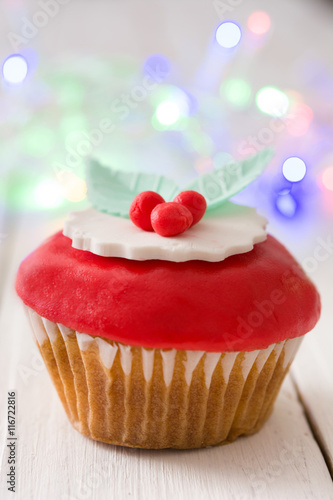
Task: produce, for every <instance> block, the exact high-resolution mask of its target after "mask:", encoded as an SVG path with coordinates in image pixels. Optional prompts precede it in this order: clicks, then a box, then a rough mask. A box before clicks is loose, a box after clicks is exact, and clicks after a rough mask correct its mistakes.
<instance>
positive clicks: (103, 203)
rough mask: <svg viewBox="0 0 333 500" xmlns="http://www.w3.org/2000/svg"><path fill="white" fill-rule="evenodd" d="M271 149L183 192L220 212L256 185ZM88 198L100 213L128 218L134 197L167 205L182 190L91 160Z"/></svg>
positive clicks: (163, 180) (226, 167) (232, 164)
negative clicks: (153, 197)
mask: <svg viewBox="0 0 333 500" xmlns="http://www.w3.org/2000/svg"><path fill="white" fill-rule="evenodd" d="M273 154H274V152H273V150H271V149H265V150H262V151H260V152H259V153H257V154H256V155H254V156H251V157H250V158H247V159H246V160H243V161H238V162H230V163H227V164H226V165H223V166H222V167H220V168H217V169H216V170H213V171H212V172H209V173H207V174H204V175H201V176H200V177H198V178H196V179H195V180H193V181H192V182H190V183H189V184H187V186H185V187H184V188H183V189H182V191H187V190H193V191H198V192H199V193H201V194H202V195H203V196H204V197H205V198H206V201H207V210H210V209H214V208H217V207H218V206H220V205H222V204H223V203H224V202H225V201H227V200H228V199H229V198H231V197H232V196H234V195H235V194H237V193H239V191H241V190H242V189H244V188H245V187H246V186H247V185H248V184H250V182H252V181H254V179H256V178H257V177H258V176H259V175H260V174H261V172H262V171H263V170H264V168H265V167H266V166H267V164H268V163H269V161H270V160H271V158H272V156H273ZM87 186H88V198H89V200H90V202H91V204H92V205H93V206H94V207H95V208H96V209H97V210H99V211H100V212H106V213H108V214H111V215H118V216H120V217H129V215H128V211H129V208H130V206H131V203H132V201H133V200H134V198H135V196H136V195H137V194H139V193H142V191H155V192H157V193H159V194H160V195H161V196H163V198H164V199H165V201H172V200H173V199H174V197H175V196H176V194H178V193H179V191H180V189H179V188H178V186H177V185H176V184H175V183H174V182H173V181H172V180H171V179H168V178H166V177H164V176H163V175H155V174H143V173H134V172H122V171H120V170H114V169H112V168H109V167H103V165H101V164H100V163H99V162H98V161H97V160H91V161H90V163H89V165H88V168H87Z"/></svg>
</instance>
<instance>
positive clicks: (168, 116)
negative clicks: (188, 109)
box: [156, 100, 180, 125]
mask: <svg viewBox="0 0 333 500" xmlns="http://www.w3.org/2000/svg"><path fill="white" fill-rule="evenodd" d="M179 117H180V109H179V106H178V104H177V103H176V102H174V101H171V100H168V101H163V102H161V104H159V105H158V107H157V109H156V118H157V119H158V121H159V122H160V123H161V124H162V125H173V124H174V123H176V121H177V120H178V118H179Z"/></svg>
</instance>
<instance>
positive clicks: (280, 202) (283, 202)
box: [275, 193, 297, 219]
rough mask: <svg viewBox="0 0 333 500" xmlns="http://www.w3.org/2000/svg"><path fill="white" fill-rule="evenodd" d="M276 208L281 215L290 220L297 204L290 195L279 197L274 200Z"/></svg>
mask: <svg viewBox="0 0 333 500" xmlns="http://www.w3.org/2000/svg"><path fill="white" fill-rule="evenodd" d="M275 204H276V208H277V210H278V211H279V212H280V214H281V215H283V216H284V217H287V218H288V219H292V218H293V217H294V216H295V214H296V211H297V202H296V200H295V198H294V197H293V196H292V194H291V193H288V194H284V195H279V196H278V197H277V198H276V202H275Z"/></svg>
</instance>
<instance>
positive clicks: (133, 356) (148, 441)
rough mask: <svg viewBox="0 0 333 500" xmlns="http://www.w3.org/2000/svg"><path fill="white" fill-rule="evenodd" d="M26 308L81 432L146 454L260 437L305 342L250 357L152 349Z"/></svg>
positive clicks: (290, 341) (294, 341) (66, 406)
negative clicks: (147, 450)
mask: <svg viewBox="0 0 333 500" xmlns="http://www.w3.org/2000/svg"><path fill="white" fill-rule="evenodd" d="M26 310H27V315H28V318H29V321H30V324H31V327H32V331H33V333H34V335H35V338H36V341H37V345H38V347H39V349H40V351H41V354H42V356H43V359H44V362H45V364H46V367H47V369H48V371H49V374H50V376H51V378H52V381H53V383H54V385H55V387H56V389H57V392H58V394H59V397H60V399H61V401H62V404H63V406H64V409H65V411H66V413H67V416H68V418H69V420H70V421H71V422H72V424H73V425H74V427H75V428H76V429H77V430H78V431H79V432H81V433H82V434H85V435H86V436H88V437H91V438H93V439H96V440H99V441H103V442H107V443H112V444H117V445H123V446H132V447H139V448H156V449H158V448H198V447H204V446H211V445H216V444H222V443H227V442H231V441H233V440H234V439H236V438H237V437H238V436H240V435H242V434H252V433H254V432H256V431H257V430H259V429H260V428H261V426H262V425H263V424H264V422H265V421H266V419H267V418H268V416H269V415H270V413H271V411H272V408H273V403H274V401H275V399H276V396H277V394H278V391H279V388H280V385H281V383H282V381H283V379H284V376H285V374H286V373H287V371H288V368H289V366H290V363H291V362H292V360H293V358H294V355H295V353H296V351H297V348H298V347H299V344H300V342H301V340H302V338H301V337H298V338H295V339H288V340H285V341H284V342H280V343H278V344H272V345H270V346H269V347H267V349H262V350H256V351H250V352H227V353H212V352H204V351H183V350H176V349H146V348H143V347H133V346H129V345H124V344H121V343H119V342H114V341H112V340H109V339H102V338H100V337H92V336H90V335H86V334H84V333H78V332H75V331H74V330H71V329H70V328H67V327H64V326H63V325H61V324H57V323H53V322H52V321H49V320H47V319H45V318H42V317H41V316H39V315H38V314H37V313H36V312H35V311H33V310H32V309H30V308H28V307H26Z"/></svg>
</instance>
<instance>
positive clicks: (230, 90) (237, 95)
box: [220, 78, 252, 108]
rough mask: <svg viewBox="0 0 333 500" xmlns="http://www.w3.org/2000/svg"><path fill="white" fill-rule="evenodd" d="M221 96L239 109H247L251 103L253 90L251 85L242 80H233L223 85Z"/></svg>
mask: <svg viewBox="0 0 333 500" xmlns="http://www.w3.org/2000/svg"><path fill="white" fill-rule="evenodd" d="M220 93H221V96H225V98H226V99H227V101H228V102H229V103H230V104H231V105H232V106H235V107H237V108H245V107H246V106H248V105H249V104H250V102H251V97H252V89H251V86H250V84H249V83H248V82H247V81H246V80H243V79H242V78H232V79H230V80H227V81H226V82H224V83H223V84H222V85H221V88H220Z"/></svg>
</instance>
